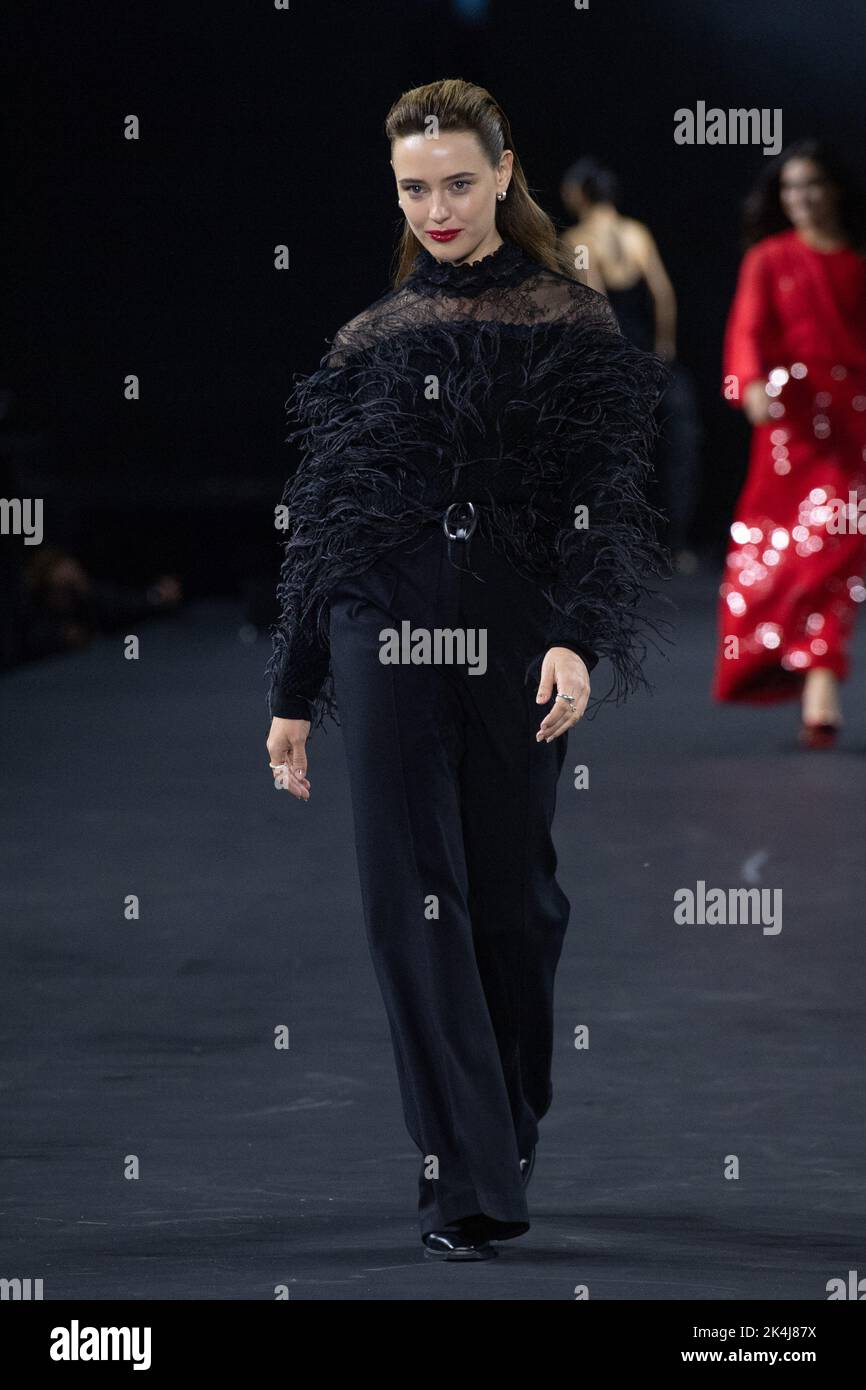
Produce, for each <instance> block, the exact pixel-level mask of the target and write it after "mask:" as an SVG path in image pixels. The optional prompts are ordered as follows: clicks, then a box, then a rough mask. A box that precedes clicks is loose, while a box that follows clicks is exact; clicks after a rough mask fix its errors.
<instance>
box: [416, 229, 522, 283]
mask: <svg viewBox="0 0 866 1390" xmlns="http://www.w3.org/2000/svg"><path fill="white" fill-rule="evenodd" d="M534 268H535V264H534V262H533V261H532V260H530V258H529V257H528V256H527V255H526V253H525V252H524V251H523V249H522V248H521V247H520V246H518V245H517V243H516V242H514V241H508V240H507V239H505V240H503V242H502V244H501V246H497V248H496V250H495V251H488V253H487V255H486V256H482V257H481V259H480V260H477V261H462V262H460V263H459V264H458V263H456V262H454V261H439V260H437V259H436V257H435V256H434V255H433V253H432V252H431V251H428V250H427V248H426V246H419V248H418V254H417V255H416V257H415V261H414V264H413V266H412V270H411V271H410V273H409V277H408V278H409V280H410V281H411V283H412V287H413V289H420V290H431V291H436V290H440V291H445V292H447V291H449V290H453V291H454V292H455V293H458V294H466V293H472V292H475V293H477V292H479V291H481V290H487V289H491V288H493V287H494V286H496V285H511V284H517V283H518V282H519V281H520V280H521V279H523V278H524V276H525V275H526V274H527V273H528V272H529V271H530V270H532V269H534Z"/></svg>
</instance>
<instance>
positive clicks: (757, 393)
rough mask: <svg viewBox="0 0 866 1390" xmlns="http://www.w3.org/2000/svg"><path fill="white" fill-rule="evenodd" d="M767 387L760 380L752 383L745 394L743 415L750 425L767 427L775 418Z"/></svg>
mask: <svg viewBox="0 0 866 1390" xmlns="http://www.w3.org/2000/svg"><path fill="white" fill-rule="evenodd" d="M766 386H767V383H766V382H765V381H763V380H761V379H760V378H758V379H757V380H756V381H750V382H749V384H748V386H747V387H746V389H745V391H744V392H743V413H744V415H745V416H746V419H747V420H748V421H749V424H750V425H766V424H767V422H768V421H769V420H771V419H772V418H773V417H772V416H771V415H770V397H769V396H768V395H767V391H766Z"/></svg>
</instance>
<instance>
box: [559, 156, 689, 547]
mask: <svg viewBox="0 0 866 1390" xmlns="http://www.w3.org/2000/svg"><path fill="white" fill-rule="evenodd" d="M560 197H561V199H562V202H563V205H564V206H565V208H566V209H567V211H568V213H569V214H570V215H571V216H572V217H574V218H576V219H577V220H576V222H575V223H574V224H573V225H572V226H570V227H568V228H566V230H565V231H564V232H563V233H562V236H561V241H562V245H563V248H564V249H565V250H566V251H567V252H568V254H569V259H570V260H571V261H572V263H573V264H574V266H575V270H576V272H577V273H578V275H579V276H580V278H582V279H583V280H584V282H585V283H586V284H588V285H590V286H591V287H592V288H593V289H595V290H598V291H599V292H600V293H602V294H605V295H607V298H608V299H609V301H610V303H611V305H612V307H613V310H614V312H615V313H616V316H617V319H618V321H619V326H620V328H621V329H622V331H623V333H624V334H625V336H626V337H627V338H629V339H631V341H632V342H633V343H634V344H635V345H636V346H637V347H639V348H641V349H642V350H643V351H644V352H655V353H657V354H658V355H659V357H662V358H663V359H664V360H665V361H666V362H667V363H668V365H669V366H670V369H671V371H672V374H673V375H672V380H671V384H670V386H669V387H668V390H667V391H666V393H665V395H664V397H663V398H662V400H661V402H660V403H659V407H658V420H659V425H660V433H659V440H658V445H657V448H656V452H655V458H654V463H655V472H656V484H655V494H656V495H655V497H654V498H653V501H654V503H655V505H656V506H658V507H659V508H660V510H661V511H662V512H663V513H664V514H665V516H666V517H667V531H666V534H665V535H663V536H662V537H660V539H662V540H663V541H664V542H665V543H666V544H667V545H668V546H669V547H670V549H671V550H672V551H673V553H674V559H675V562H676V565H677V568H678V569H679V570H680V571H681V572H684V573H692V572H693V571H694V569H695V566H696V560H695V557H694V555H693V554H692V552H691V551H690V550H689V548H688V541H689V529H690V526H691V521H692V517H693V514H694V508H695V501H696V495H697V482H698V451H699V442H700V424H699V420H698V413H697V404H696V397H695V392H694V389H693V386H692V382H691V379H690V377H689V374H688V373H687V372H686V370H685V369H684V368H683V366H682V365H681V364H680V363H679V362H678V361H677V360H676V319H677V304H676V295H675V294H674V288H673V285H672V284H671V282H670V278H669V276H668V274H667V271H666V270H665V267H664V263H663V261H662V258H661V256H660V255H659V250H658V247H657V246H656V243H655V240H654V239H653V236H652V234H651V232H650V231H649V228H647V227H646V226H645V225H644V224H643V223H642V222H638V221H636V220H635V218H633V217H624V216H623V215H622V213H620V212H619V210H618V207H617V203H618V200H619V181H618V179H617V177H616V175H615V174H614V173H612V172H611V170H610V169H606V168H605V167H604V166H603V165H601V164H600V163H599V162H598V161H597V160H595V159H593V158H591V157H590V156H587V157H585V158H583V159H579V160H577V162H576V163H574V164H572V165H571V166H570V168H569V169H567V170H566V173H565V175H564V176H563V180H562V184H561V185H560Z"/></svg>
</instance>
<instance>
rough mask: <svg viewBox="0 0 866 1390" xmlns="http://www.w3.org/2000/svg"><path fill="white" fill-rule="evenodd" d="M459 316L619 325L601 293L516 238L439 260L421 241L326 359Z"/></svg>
mask: <svg viewBox="0 0 866 1390" xmlns="http://www.w3.org/2000/svg"><path fill="white" fill-rule="evenodd" d="M459 320H465V321H467V322H487V323H498V324H503V325H512V326H520V325H523V326H525V327H530V326H532V325H534V324H544V323H549V324H555V323H567V322H571V323H583V324H586V325H595V326H596V327H600V328H607V329H608V330H610V331H614V332H617V331H618V324H617V320H616V315H615V314H614V312H613V310H612V309H611V307H610V304H609V303H608V301H607V299H606V298H605V296H604V295H603V294H599V293H598V292H597V291H596V290H593V289H590V288H589V286H587V285H583V284H581V283H580V282H579V281H576V280H571V279H569V278H568V277H566V276H565V275H561V274H560V273H559V272H558V271H555V270H549V269H548V268H547V267H546V266H543V265H541V264H540V263H539V262H538V261H535V260H532V259H531V258H530V257H529V256H527V255H526V253H525V252H524V251H523V249H522V248H521V247H520V246H517V245H516V244H515V243H514V242H513V241H503V242H502V245H501V246H499V247H497V249H496V250H495V251H491V252H490V253H489V254H488V255H486V256H482V258H481V259H480V260H479V261H474V262H468V263H460V264H457V263H455V262H452V261H440V260H437V258H436V257H435V256H434V255H432V254H431V252H429V251H428V250H427V249H426V248H425V247H423V246H421V247H419V249H418V254H417V256H416V258H415V263H414V266H413V268H412V270H411V271H410V273H409V276H408V277H407V279H406V280H405V281H404V282H403V284H402V285H401V286H399V287H398V288H397V289H396V290H389V291H387V292H386V293H385V294H384V295H382V296H381V298H379V299H377V300H376V301H375V303H373V304H371V305H370V307H369V308H368V309H365V310H364V311H363V313H360V314H358V315H357V316H356V317H355V318H353V319H351V320H350V321H349V322H348V323H347V324H346V325H345V326H344V327H343V328H341V329H340V331H339V332H338V333H337V334H336V336H335V338H334V340H333V342H332V344H331V349H330V352H329V353H328V354H326V356H325V358H324V359H323V360H324V364H325V365H327V366H339V365H341V364H342V362H343V361H344V360H345V358H346V356H347V354H348V353H350V352H353V351H355V350H358V349H361V350H363V349H365V348H369V347H371V346H372V345H373V344H374V343H375V342H376V341H377V340H380V339H381V338H383V337H388V336H391V335H393V334H394V333H397V332H399V331H400V330H401V329H403V328H419V327H423V326H424V325H425V324H426V325H430V326H434V325H436V324H437V323H448V322H455V321H459Z"/></svg>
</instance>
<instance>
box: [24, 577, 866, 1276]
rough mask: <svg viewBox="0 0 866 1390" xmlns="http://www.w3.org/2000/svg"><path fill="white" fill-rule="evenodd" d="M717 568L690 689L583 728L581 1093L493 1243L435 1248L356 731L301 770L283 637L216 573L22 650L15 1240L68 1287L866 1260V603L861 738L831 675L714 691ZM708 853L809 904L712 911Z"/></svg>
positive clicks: (687, 622) (681, 586)
mask: <svg viewBox="0 0 866 1390" xmlns="http://www.w3.org/2000/svg"><path fill="white" fill-rule="evenodd" d="M714 582H715V581H714V579H713V578H712V577H710V578H708V577H706V576H704V577H701V578H699V579H695V580H689V581H686V580H682V579H678V580H677V581H675V583H673V584H671V585H669V586H668V592H669V593H670V594H671V596H672V597H673V598H674V599H675V600H676V601H677V603H678V604H679V605H680V609H681V619H680V626H679V636H678V644H677V647H676V649H675V650H674V651H673V653H672V657H671V659H670V661H669V662H665V661H664V660H662V659H661V658H659V657H655V658H654V659H653V660H652V661H651V663H650V667H649V669H650V673H651V675H652V676H653V678H654V679H655V680H656V681H657V683H658V684H657V690H656V693H655V695H654V696H652V697H646V696H645V697H641V698H638V699H635V700H634V701H632V702H630V703H629V704H628V705H626V706H625V707H623V708H621V709H619V710H613V709H607V710H605V711H603V712H602V713H601V714H600V715H599V717H598V718H597V719H596V720H595V721H594V722H591V723H584V724H583V725H582V726H579V728H578V730H577V731H576V732H574V733H572V734H571V735H570V746H569V756H568V761H567V763H566V770H565V772H564V773H563V777H562V780H561V782H560V787H559V809H558V813H557V846H558V850H559V856H560V867H559V879H560V882H561V884H562V886H563V888H564V890H565V892H566V893H567V895H568V897H569V898H570V899H571V903H572V915H571V923H570V926H569V932H568V936H567V939H566V945H565V951H564V955H563V959H562V962H561V966H560V971H559V974H558V976H557V1025H558V1032H557V1045H556V1053H555V1059H554V1102H553V1107H552V1109H551V1111H550V1113H549V1114H548V1116H547V1117H546V1119H545V1120H544V1121H543V1123H542V1138H541V1143H540V1146H539V1150H538V1162H537V1165H536V1170H535V1176H534V1178H533V1182H532V1186H531V1187H530V1192H529V1196H530V1208H531V1212H532V1218H533V1222H532V1229H531V1230H530V1232H529V1233H528V1235H526V1236H525V1237H523V1238H522V1239H520V1240H517V1241H511V1242H509V1243H507V1244H503V1245H501V1246H500V1247H499V1248H500V1256H499V1258H498V1259H496V1260H491V1261H488V1262H486V1263H482V1264H468V1265H461V1264H442V1263H438V1262H437V1263H433V1262H432V1261H429V1260H424V1259H423V1258H422V1250H421V1245H420V1241H419V1237H418V1230H417V1222H416V1215H415V1197H416V1181H417V1172H418V1155H417V1153H416V1151H415V1149H414V1146H413V1145H412V1143H411V1141H410V1139H409V1137H408V1135H407V1134H406V1132H405V1130H404V1127H403V1120H402V1114H401V1110H400V1104H399V1096H398V1090H397V1080H396V1072H395V1069H394V1064H393V1060H392V1055H391V1045H390V1039H389V1036H388V1029H387V1024H386V1019H385V1014H384V1009H383V1006H382V1004H381V1001H380V997H379V993H378V988H377V985H376V981H375V977H374V975H373V971H372V966H371V964H370V962H369V958H368V955H367V946H366V940H365V935H364V929H363V921H362V916H361V905H360V899H359V893H358V883H357V877H356V871H355V861H354V849H353V843H352V827H351V814H350V803H349V799H348V789H347V782H346V769H345V761H344V754H343V748H342V742H341V735H340V731H339V730H338V729H336V728H334V727H333V726H331V727H330V729H329V730H328V732H322V731H318V732H317V733H316V734H315V735H314V736H313V739H312V740H311V742H310V745H309V752H310V776H311V780H312V784H313V797H312V800H311V802H310V803H309V804H308V805H302V804H301V803H299V802H296V801H295V800H294V799H292V798H290V797H289V796H288V795H287V794H283V793H280V794H278V793H276V792H275V791H274V790H273V787H272V783H271V774H270V772H269V771H268V767H267V754H266V751H265V747H264V739H265V735H266V731H267V717H266V707H265V699H264V695H265V682H264V679H263V676H262V672H263V670H264V665H265V662H266V660H267V654H268V650H267V641H266V639H264V638H260V639H259V640H258V642H255V641H254V640H250V639H251V634H250V633H249V632H248V631H246V630H244V629H243V628H242V626H241V624H242V619H241V616H240V614H239V611H238V610H235V609H234V608H232V607H231V606H228V605H225V606H213V607H199V608H192V609H189V610H187V611H186V612H184V613H182V614H180V615H178V616H177V617H175V618H172V619H169V620H167V621H163V622H157V623H154V624H152V625H151V626H146V627H143V628H142V629H141V637H142V640H141V659H140V660H139V661H138V662H130V661H125V660H124V659H123V656H122V644H121V640H120V639H118V640H117V641H114V642H102V643H100V644H99V645H98V646H96V647H94V648H92V649H91V650H90V651H88V652H86V653H83V654H81V655H78V656H73V657H65V658H58V659H53V660H51V661H48V662H44V663H42V664H39V665H35V666H31V667H29V668H26V669H24V670H21V671H18V672H15V673H13V674H12V675H11V676H8V677H6V678H5V679H4V680H3V682H2V686H0V702H2V706H3V720H2V730H3V731H2V739H3V745H4V746H3V761H4V768H5V769H6V776H5V779H4V780H5V788H6V798H5V806H4V823H3V834H4V843H5V845H6V849H7V854H6V873H5V875H4V878H5V882H4V887H3V908H4V911H3V920H4V938H5V940H4V962H5V969H4V970H3V986H2V988H3V1000H2V1030H3V1048H2V1087H3V1105H2V1111H3V1117H4V1120H3V1139H2V1147H0V1159H2V1211H3V1216H2V1230H3V1237H2V1258H0V1275H3V1276H4V1277H7V1278H9V1277H14V1276H18V1277H21V1278H25V1277H31V1278H42V1279H43V1280H44V1296H45V1298H46V1299H67V1298H68V1299H73V1298H74V1299H109V1298H120V1299H150V1298H161V1299H230V1300H234V1299H257V1300H262V1299H263V1300H268V1299H271V1298H273V1296H274V1288H275V1286H277V1285H283V1284H285V1285H287V1286H288V1288H289V1290H290V1295H291V1298H293V1299H312V1300H330V1299H401V1300H409V1301H411V1300H415V1299H419V1300H425V1301H426V1300H430V1299H437V1298H446V1299H453V1298H460V1299H467V1298H477V1299H495V1300H500V1299H565V1300H572V1299H573V1298H574V1290H575V1287H576V1286H577V1285H587V1286H588V1288H589V1294H590V1297H591V1298H592V1299H634V1300H648V1299H666V1300H712V1299H731V1300H740V1299H753V1298H761V1299H763V1298H766V1299H778V1300H786V1299H806V1300H818V1301H820V1300H823V1299H825V1298H826V1291H825V1286H826V1283H827V1281H828V1280H829V1279H832V1278H836V1277H842V1278H845V1277H847V1272H848V1270H849V1269H859V1271H860V1274H861V1275H863V1274H866V1239H864V1230H866V1153H864V1149H866V1145H864V1125H863V1096H864V1053H863V1036H864V1026H863V1024H864V983H863V982H864V930H866V920H864V916H866V915H864V879H866V869H864V865H866V853H864V831H866V797H864V776H866V757H864V754H866V711H864V709H863V699H862V692H863V690H864V682H866V650H864V647H866V631H864V630H862V629H861V630H860V632H859V633H858V638H857V643H856V646H855V650H854V677H853V679H852V681H851V682H850V683H849V684H848V686H847V687H846V688H845V694H846V705H845V713H846V718H847V727H846V731H845V737H844V741H843V743H842V745H841V747H840V748H839V749H838V750H836V751H834V752H830V753H824V752H821V753H802V752H800V751H799V750H798V749H797V747H796V743H795V733H796V726H797V707H796V705H789V706H781V707H777V708H775V709H772V708H771V709H749V708H738V709H735V708H731V707H728V708H723V709H720V708H718V707H715V706H713V705H712V704H711V702H710V699H709V696H708V694H707V690H708V684H709V677H710V666H711V660H712V651H713V642H714V629H713V614H714ZM597 675H598V676H599V677H601V675H602V671H601V668H600V669H599V671H598V672H597ZM578 763H587V764H588V766H589V769H590V788H589V790H576V789H575V788H574V787H573V785H572V781H573V779H572V776H571V775H570V773H569V769H571V768H573V767H574V766H575V765H576V764H578ZM698 880H703V881H704V882H705V883H706V885H707V887H708V888H710V887H722V888H725V889H727V888H730V887H736V886H744V887H746V886H755V885H757V886H761V887H766V888H781V889H782V890H783V908H784V910H783V925H782V930H781V931H780V932H778V934H776V935H769V934H765V933H764V932H763V931H762V928H761V926H760V925H759V924H740V925H727V926H722V925H703V926H702V925H694V926H684V925H678V924H677V923H676V922H675V921H674V896H673V895H674V893H675V891H676V890H677V889H678V888H681V887H691V888H694V887H695V885H696V883H697V882H698ZM129 895H136V896H137V898H138V899H139V902H140V915H139V917H138V919H137V920H135V919H133V920H129V919H128V917H127V915H126V911H125V903H126V900H127V899H128V897H129ZM582 1024H586V1025H588V1027H589V1031H590V1047H589V1049H588V1050H576V1049H575V1047H574V1045H573V1038H574V1030H575V1029H576V1028H578V1027H579V1026H580V1025H582ZM281 1025H284V1026H285V1027H286V1028H288V1029H289V1034H290V1047H289V1049H288V1050H277V1049H275V1047H274V1030H275V1029H277V1028H279V1027H280V1026H281ZM730 1156H735V1157H736V1159H737V1160H738V1161H739V1177H738V1178H737V1179H735V1180H731V1179H727V1178H726V1176H725V1172H726V1165H729V1164H730V1162H731V1157H730ZM136 1163H137V1165H138V1176H137V1177H136V1178H132V1179H131V1178H129V1177H127V1176H125V1174H126V1173H127V1172H129V1171H132V1165H133V1164H136Z"/></svg>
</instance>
